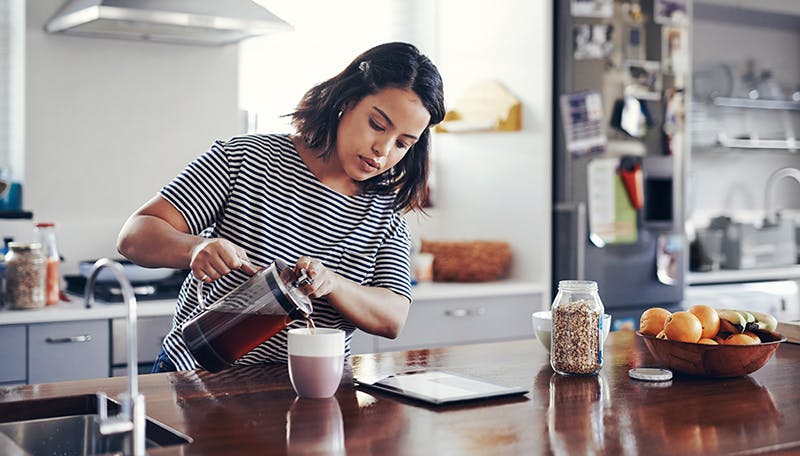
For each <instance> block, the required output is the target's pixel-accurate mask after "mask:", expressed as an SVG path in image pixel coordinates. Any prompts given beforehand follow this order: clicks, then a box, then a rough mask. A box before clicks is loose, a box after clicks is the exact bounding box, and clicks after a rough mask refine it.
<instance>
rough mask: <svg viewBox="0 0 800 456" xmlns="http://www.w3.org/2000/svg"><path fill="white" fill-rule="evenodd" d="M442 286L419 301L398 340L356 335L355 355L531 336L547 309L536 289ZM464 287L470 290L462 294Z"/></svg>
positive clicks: (416, 300) (353, 340)
mask: <svg viewBox="0 0 800 456" xmlns="http://www.w3.org/2000/svg"><path fill="white" fill-rule="evenodd" d="M436 286H438V287H441V288H440V291H437V292H431V291H429V290H424V291H423V292H422V293H421V294H422V296H420V297H418V298H415V300H414V303H413V304H412V305H411V310H410V311H409V314H408V319H407V320H406V324H405V327H404V328H403V331H402V332H401V334H400V336H399V337H398V338H397V339H387V338H384V337H378V336H371V335H369V334H366V333H364V332H362V331H356V332H355V333H354V334H353V338H352V340H351V343H350V349H351V351H352V353H354V354H358V353H371V352H386V351H396V350H405V349H410V348H422V347H424V348H432V347H443V346H450V345H463V344H472V343H479V342H491V341H500V340H513V339H525V338H530V337H532V335H533V330H532V328H531V314H532V313H533V312H536V311H538V310H542V308H544V307H543V306H545V303H544V302H543V299H544V295H543V291H542V290H540V289H539V287H537V286H534V285H531V286H530V287H524V286H523V287H519V288H517V289H508V288H505V287H504V286H500V287H499V288H493V285H486V289H485V290H481V289H480V285H476V284H471V287H470V285H463V284H451V285H450V287H449V288H448V285H447V284H444V285H442V284H436ZM460 287H464V288H462V289H466V290H467V291H466V292H464V293H459V292H458V291H457V290H458V288H460ZM494 287H497V286H496V285H494ZM504 288H505V289H504ZM453 290H455V291H453ZM415 293H416V292H415ZM448 295H450V296H448Z"/></svg>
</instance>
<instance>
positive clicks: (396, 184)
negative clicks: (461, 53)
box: [117, 43, 445, 372]
mask: <svg viewBox="0 0 800 456" xmlns="http://www.w3.org/2000/svg"><path fill="white" fill-rule="evenodd" d="M444 113H445V108H444V100H443V92H442V79H441V76H440V75H439V72H438V70H437V69H436V67H435V66H434V64H433V63H432V62H431V61H430V60H429V59H428V58H427V57H425V56H424V55H422V54H420V52H419V51H418V50H417V49H416V48H415V47H414V46H412V45H410V44H406V43H387V44H383V45H379V46H377V47H374V48H372V49H370V50H368V51H366V52H364V53H363V54H361V55H360V56H358V57H356V59H355V60H353V61H352V62H351V63H350V64H349V65H348V66H347V67H346V68H345V69H344V70H343V71H342V72H341V73H339V74H338V75H336V76H334V77H333V78H331V79H329V80H327V81H325V82H323V83H321V84H319V85H317V86H315V87H313V88H312V89H311V90H309V91H308V92H307V93H306V94H305V95H304V96H303V99H302V100H301V101H300V103H299V105H298V107H297V109H296V110H295V111H294V112H293V113H292V114H290V116H291V119H292V125H293V126H294V127H295V129H296V134H295V135H248V136H240V137H235V138H233V139H231V140H230V141H227V142H219V141H218V142H216V143H215V144H213V145H212V147H211V149H210V150H209V151H208V152H206V153H205V154H203V155H202V156H200V157H199V158H197V159H196V160H195V161H193V162H192V163H190V164H189V165H188V166H187V167H186V169H184V170H183V172H182V173H181V174H180V175H179V176H178V177H176V178H175V179H174V180H173V181H172V182H170V183H169V184H167V185H166V186H165V187H164V188H163V189H162V190H161V191H160V193H159V194H158V195H157V196H155V197H154V198H153V199H151V200H150V201H149V202H147V203H146V204H145V205H144V206H143V207H141V208H140V209H139V210H137V211H136V212H135V213H134V214H133V215H132V216H131V217H130V218H129V219H128V221H127V222H126V223H125V226H124V227H123V228H122V231H121V233H120V235H119V240H118V245H117V248H118V249H119V251H120V253H122V254H123V255H124V256H126V257H127V258H129V259H130V260H132V261H134V262H135V263H137V264H140V265H142V266H147V267H171V268H190V269H191V274H190V275H189V276H187V278H186V280H185V281H184V283H183V286H182V288H181V291H180V294H179V297H178V306H177V311H176V314H175V318H174V320H173V327H172V330H171V331H170V332H169V334H168V335H167V337H166V339H165V341H164V345H163V351H162V353H161V356H160V357H159V360H158V361H157V362H156V366H154V371H155V372H160V371H170V370H187V369H194V368H197V367H199V366H198V364H197V362H196V361H195V360H194V358H192V356H191V354H190V353H189V351H188V350H187V348H186V345H185V344H184V342H183V340H182V338H181V326H182V325H183V323H184V322H185V321H187V320H189V319H190V318H192V317H194V316H195V315H197V314H198V313H199V312H200V309H199V307H198V303H197V300H196V297H195V296H194V293H193V290H194V288H195V286H196V282H195V280H202V281H204V282H205V283H207V284H209V285H207V286H206V287H205V289H206V290H207V291H208V295H207V297H206V300H207V301H208V302H214V301H216V300H217V299H218V298H219V297H220V296H222V295H223V294H224V293H225V292H226V291H228V290H231V289H232V288H234V287H235V286H237V285H239V284H240V283H242V282H243V281H245V280H246V279H247V277H248V275H251V274H253V273H254V272H255V270H256V268H257V267H264V266H267V265H269V264H270V263H271V262H272V261H273V260H274V259H276V258H280V259H282V260H285V261H287V262H289V263H295V269H296V271H297V272H298V273H299V271H300V270H301V269H305V270H307V272H308V275H309V277H310V278H311V280H312V283H311V284H310V285H307V286H306V287H305V288H304V291H305V292H307V293H308V294H309V296H310V297H311V298H312V300H313V304H314V314H313V318H314V321H315V322H316V323H317V324H318V325H319V326H324V327H335V328H340V329H343V330H345V332H346V333H347V351H348V352H349V342H350V336H351V334H352V332H353V330H355V329H356V328H359V329H362V330H364V331H366V332H368V333H371V334H376V335H380V336H384V337H388V338H395V337H397V335H398V334H399V333H400V330H401V329H402V328H403V325H404V324H405V320H406V317H407V315H408V310H409V306H410V303H411V289H410V285H409V283H410V280H409V250H410V249H409V246H410V236H409V234H408V230H407V227H406V223H405V221H404V219H403V218H402V213H404V212H407V211H410V210H417V209H420V208H421V202H422V201H423V198H424V193H425V189H426V184H427V178H428V155H429V143H430V127H431V126H433V125H436V124H437V123H439V122H440V121H441V120H442V118H443V117H444ZM297 325H305V323H304V322H303V323H299V322H296V323H294V324H293V325H292V326H290V327H295V326H297ZM286 356H287V355H286V330H284V331H282V332H280V333H278V334H277V335H275V336H273V337H272V338H270V339H269V340H267V341H266V342H265V343H263V344H261V345H260V346H258V347H257V348H256V349H254V350H253V351H251V352H250V353H248V354H247V355H245V356H244V357H242V358H241V359H240V360H239V361H238V362H237V364H255V363H260V362H275V361H285V360H286Z"/></svg>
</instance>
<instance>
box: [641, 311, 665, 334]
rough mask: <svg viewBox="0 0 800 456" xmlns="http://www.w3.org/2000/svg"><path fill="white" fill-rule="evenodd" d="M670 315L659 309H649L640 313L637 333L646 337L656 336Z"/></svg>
mask: <svg viewBox="0 0 800 456" xmlns="http://www.w3.org/2000/svg"><path fill="white" fill-rule="evenodd" d="M670 315H672V314H671V313H670V312H669V310H667V309H662V308H661V307H651V308H649V309H647V310H645V311H644V312H642V317H641V318H640V319H639V332H641V333H642V334H647V335H648V336H656V335H658V333H659V332H661V330H662V329H664V322H665V321H666V320H667V317H669V316H670Z"/></svg>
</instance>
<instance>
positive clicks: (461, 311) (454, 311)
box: [444, 307, 486, 318]
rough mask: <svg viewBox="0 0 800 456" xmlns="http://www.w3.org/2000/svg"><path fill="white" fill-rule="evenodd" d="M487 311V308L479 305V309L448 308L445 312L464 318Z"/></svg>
mask: <svg viewBox="0 0 800 456" xmlns="http://www.w3.org/2000/svg"><path fill="white" fill-rule="evenodd" d="M485 313H486V309H484V308H483V307H478V308H477V309H447V310H445V311H444V314H445V315H447V316H448V317H455V318H464V317H477V316H481V315H483V314H485Z"/></svg>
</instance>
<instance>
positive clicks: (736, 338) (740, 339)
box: [725, 333, 758, 345]
mask: <svg viewBox="0 0 800 456" xmlns="http://www.w3.org/2000/svg"><path fill="white" fill-rule="evenodd" d="M757 343H758V342H756V340H755V339H753V338H752V337H750V336H748V335H747V334H741V333H740V334H731V335H730V336H728V338H727V339H725V344H726V345H755V344H757Z"/></svg>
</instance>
